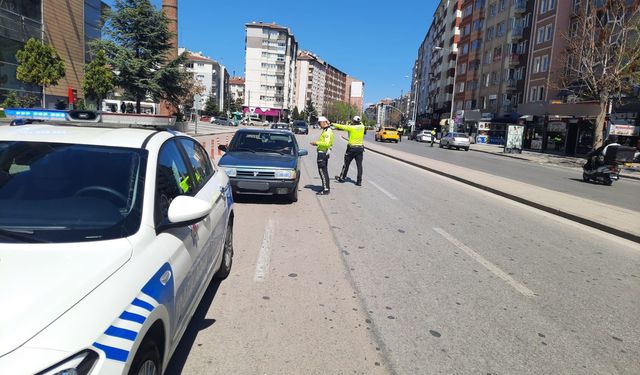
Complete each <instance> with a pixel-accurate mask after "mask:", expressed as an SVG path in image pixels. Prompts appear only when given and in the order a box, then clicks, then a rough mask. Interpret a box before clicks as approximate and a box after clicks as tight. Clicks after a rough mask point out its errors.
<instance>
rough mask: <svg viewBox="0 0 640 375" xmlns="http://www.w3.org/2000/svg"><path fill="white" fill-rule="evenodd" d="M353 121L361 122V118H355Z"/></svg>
mask: <svg viewBox="0 0 640 375" xmlns="http://www.w3.org/2000/svg"><path fill="white" fill-rule="evenodd" d="M353 121H355V122H360V121H361V118H360V116H353Z"/></svg>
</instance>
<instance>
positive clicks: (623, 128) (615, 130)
mask: <svg viewBox="0 0 640 375" xmlns="http://www.w3.org/2000/svg"><path fill="white" fill-rule="evenodd" d="M609 134H610V135H621V136H625V137H634V136H640V126H633V125H611V130H610V131H609Z"/></svg>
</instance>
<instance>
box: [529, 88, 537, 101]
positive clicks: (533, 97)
mask: <svg viewBox="0 0 640 375" xmlns="http://www.w3.org/2000/svg"><path fill="white" fill-rule="evenodd" d="M529 101H530V102H536V101H538V88H537V87H532V88H531V92H530V93H529Z"/></svg>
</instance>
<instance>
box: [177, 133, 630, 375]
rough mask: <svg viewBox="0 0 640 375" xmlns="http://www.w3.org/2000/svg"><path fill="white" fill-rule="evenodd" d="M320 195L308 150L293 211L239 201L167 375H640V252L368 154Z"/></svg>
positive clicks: (335, 161)
mask: <svg viewBox="0 0 640 375" xmlns="http://www.w3.org/2000/svg"><path fill="white" fill-rule="evenodd" d="M316 135H317V134H316V133H315V132H313V133H312V135H311V136H302V137H299V142H300V143H301V144H303V145H306V144H308V141H309V140H310V139H311V138H315V136H316ZM336 139H337V141H336V143H337V144H336V147H335V148H334V152H333V155H332V158H331V160H330V172H331V175H332V176H333V175H335V174H337V172H338V171H339V169H340V168H341V165H342V160H341V159H342V154H343V153H344V149H345V144H344V142H343V141H341V140H338V137H337V138H336ZM403 144H404V143H403ZM392 147H395V145H393V146H392ZM452 152H455V151H452ZM467 154H469V155H474V156H477V154H475V153H474V154H470V153H467ZM354 173H355V168H354V167H352V170H351V177H354V176H355V175H354ZM319 184H320V180H319V178H318V176H317V170H316V167H315V153H314V152H313V151H311V153H310V155H309V156H308V157H305V158H304V159H303V172H302V180H301V186H300V189H301V195H300V201H299V202H298V203H296V204H293V205H290V204H286V203H285V202H282V201H280V200H278V199H271V198H255V199H244V200H241V201H240V202H239V203H237V204H236V213H237V217H236V228H235V249H236V254H235V259H234V262H235V263H234V268H233V271H232V275H231V276H230V277H229V279H227V280H226V281H224V282H222V284H213V285H212V286H211V288H210V291H209V293H208V294H207V298H206V299H205V301H203V303H202V304H201V306H200V309H199V311H198V313H197V314H196V317H195V318H194V320H193V321H192V324H191V326H190V328H189V331H188V333H187V336H186V337H185V339H183V340H182V343H181V345H180V347H179V350H178V352H177V354H176V356H174V359H173V361H172V364H171V366H170V367H169V371H168V373H170V374H174V373H184V374H211V373H243V374H244V373H246V374H267V373H283V374H284V373H305V374H306V373H317V374H325V373H326V374H329V373H330V374H338V373H344V374H346V373H364V374H369V373H395V374H557V373H563V374H638V373H640V362H638V358H640V322H639V320H638V317H639V316H640V303H639V301H638V296H639V295H640V271H639V270H640V246H639V245H637V244H634V243H630V242H627V241H624V240H622V239H619V238H616V237H613V236H610V235H607V234H604V233H601V232H598V231H596V230H593V229H591V228H587V227H584V226H581V225H578V224H574V223H572V222H569V221H567V220H564V219H561V218H558V217H555V216H552V215H549V214H545V213H542V212H540V211H538V210H535V209H532V208H528V207H525V206H522V205H520V204H517V203H514V202H511V201H508V200H506V199H504V198H500V197H497V196H495V195H492V194H489V193H486V192H482V191H479V190H477V189H473V188H470V187H467V186H465V185H462V184H460V183H457V182H453V181H451V180H449V179H446V178H443V177H440V176H435V175H433V174H430V173H428V172H425V171H423V170H419V169H417V168H414V167H411V166H407V165H404V164H402V163H399V162H397V161H393V160H390V159H388V158H385V157H383V156H380V155H377V154H374V153H372V152H366V153H365V176H364V185H363V186H362V187H356V186H355V185H354V184H353V183H349V182H347V183H344V184H338V183H335V182H332V192H331V195H329V196H320V197H317V196H315V195H314V194H313V190H314V189H318V188H319V186H318V185H319ZM265 249H266V250H265ZM265 253H266V254H268V255H266V256H265Z"/></svg>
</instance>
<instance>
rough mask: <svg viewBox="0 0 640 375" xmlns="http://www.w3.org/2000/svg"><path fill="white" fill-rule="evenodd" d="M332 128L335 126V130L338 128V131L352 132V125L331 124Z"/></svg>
mask: <svg viewBox="0 0 640 375" xmlns="http://www.w3.org/2000/svg"><path fill="white" fill-rule="evenodd" d="M331 126H333V127H334V128H336V129H338V130H346V131H350V130H351V125H341V124H331Z"/></svg>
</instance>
